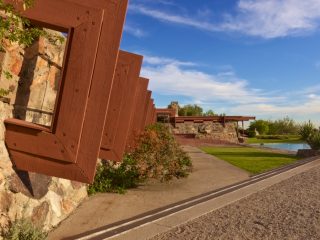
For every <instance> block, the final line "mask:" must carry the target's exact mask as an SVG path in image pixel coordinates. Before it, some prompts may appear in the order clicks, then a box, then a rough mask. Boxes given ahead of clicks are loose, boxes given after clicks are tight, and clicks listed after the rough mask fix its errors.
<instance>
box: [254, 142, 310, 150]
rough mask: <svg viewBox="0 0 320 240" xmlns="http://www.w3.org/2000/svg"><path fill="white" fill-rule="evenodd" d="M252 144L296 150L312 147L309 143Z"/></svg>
mask: <svg viewBox="0 0 320 240" xmlns="http://www.w3.org/2000/svg"><path fill="white" fill-rule="evenodd" d="M250 145H253V146H261V147H268V148H275V149H281V150H289V151H296V152H297V151H298V150H299V149H310V146H309V145H308V144H307V143H264V144H263V145H261V144H259V143H257V144H250Z"/></svg>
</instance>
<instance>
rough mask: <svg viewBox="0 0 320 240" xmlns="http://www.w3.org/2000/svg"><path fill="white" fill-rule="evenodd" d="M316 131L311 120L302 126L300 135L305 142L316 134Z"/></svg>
mask: <svg viewBox="0 0 320 240" xmlns="http://www.w3.org/2000/svg"><path fill="white" fill-rule="evenodd" d="M314 129H315V126H314V124H313V123H312V122H311V121H310V120H309V122H305V123H303V124H302V125H301V126H300V129H299V135H300V136H301V138H302V139H303V140H307V139H308V138H309V137H310V136H311V134H312V133H313V132H314Z"/></svg>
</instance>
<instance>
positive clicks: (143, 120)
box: [141, 91, 152, 131]
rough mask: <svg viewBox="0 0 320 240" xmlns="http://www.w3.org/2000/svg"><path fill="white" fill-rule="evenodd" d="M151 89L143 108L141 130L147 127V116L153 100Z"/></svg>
mask: <svg viewBox="0 0 320 240" xmlns="http://www.w3.org/2000/svg"><path fill="white" fill-rule="evenodd" d="M151 94H152V92H151V91H147V96H146V99H145V101H144V107H143V110H142V121H141V131H143V130H144V129H145V127H146V118H147V114H148V106H149V102H150V100H151Z"/></svg>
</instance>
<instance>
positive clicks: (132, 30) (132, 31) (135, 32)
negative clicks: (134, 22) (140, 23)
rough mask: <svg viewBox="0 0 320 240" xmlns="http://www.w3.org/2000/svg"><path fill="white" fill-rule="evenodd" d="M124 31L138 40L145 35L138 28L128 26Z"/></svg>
mask: <svg viewBox="0 0 320 240" xmlns="http://www.w3.org/2000/svg"><path fill="white" fill-rule="evenodd" d="M124 31H125V32H127V33H129V34H131V35H133V36H135V37H138V38H141V37H145V36H146V35H147V34H146V32H144V31H143V30H141V29H140V28H137V27H133V26H130V25H128V24H126V25H125V26H124Z"/></svg>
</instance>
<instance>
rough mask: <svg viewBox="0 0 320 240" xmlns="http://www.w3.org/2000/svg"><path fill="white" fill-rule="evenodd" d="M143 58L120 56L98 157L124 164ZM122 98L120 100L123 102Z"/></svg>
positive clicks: (131, 55) (127, 54)
mask: <svg viewBox="0 0 320 240" xmlns="http://www.w3.org/2000/svg"><path fill="white" fill-rule="evenodd" d="M142 59H143V57H142V56H139V55H136V54H133V53H128V52H124V51H120V52H119V57H118V62H117V68H116V74H115V78H114V80H113V81H114V83H113V87H112V93H111V98H110V105H109V109H108V113H107V117H106V118H107V119H106V122H105V128H104V132H103V137H102V142H101V147H100V153H99V157H100V158H101V159H108V160H112V161H121V160H122V158H123V154H124V152H125V146H126V139H127V136H128V133H129V127H130V122H131V119H132V118H133V113H134V103H135V102H134V99H135V94H136V89H137V87H138V83H139V81H138V80H139V74H140V69H141V65H142ZM120 96H121V99H120Z"/></svg>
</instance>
